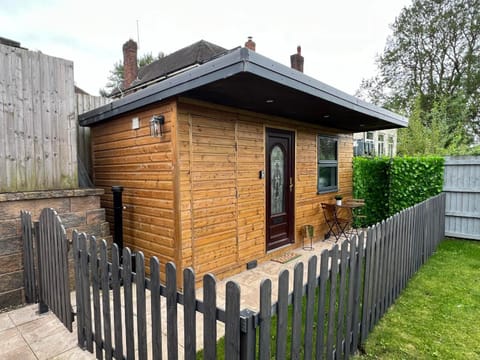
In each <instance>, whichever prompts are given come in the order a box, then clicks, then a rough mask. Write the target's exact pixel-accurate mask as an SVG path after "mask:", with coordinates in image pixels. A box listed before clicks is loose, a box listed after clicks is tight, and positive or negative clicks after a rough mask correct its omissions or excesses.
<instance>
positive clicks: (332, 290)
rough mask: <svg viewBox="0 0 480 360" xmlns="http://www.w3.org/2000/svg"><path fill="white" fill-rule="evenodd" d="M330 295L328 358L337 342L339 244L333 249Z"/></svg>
mask: <svg viewBox="0 0 480 360" xmlns="http://www.w3.org/2000/svg"><path fill="white" fill-rule="evenodd" d="M330 258H331V266H330V295H329V299H328V330H327V355H326V358H327V359H332V358H333V354H334V353H333V350H334V349H333V348H334V344H335V325H336V322H335V311H336V302H337V275H338V245H336V244H335V246H334V247H333V248H332V250H331V255H330Z"/></svg>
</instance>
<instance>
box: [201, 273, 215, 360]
mask: <svg viewBox="0 0 480 360" xmlns="http://www.w3.org/2000/svg"><path fill="white" fill-rule="evenodd" d="M203 302H204V307H205V310H204V313H203V358H204V359H216V358H217V288H216V281H215V277H214V276H213V275H211V274H207V275H205V276H204V277H203Z"/></svg>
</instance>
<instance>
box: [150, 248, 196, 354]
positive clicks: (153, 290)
mask: <svg viewBox="0 0 480 360" xmlns="http://www.w3.org/2000/svg"><path fill="white" fill-rule="evenodd" d="M150 276H151V279H150V296H151V298H150V300H151V308H152V315H151V319H152V357H153V358H154V359H162V356H163V355H162V311H161V303H160V262H159V261H158V258H157V257H156V256H153V257H152V258H151V259H150ZM187 286H188V285H187ZM185 354H188V349H186V351H185Z"/></svg>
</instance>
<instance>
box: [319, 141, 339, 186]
mask: <svg viewBox="0 0 480 360" xmlns="http://www.w3.org/2000/svg"><path fill="white" fill-rule="evenodd" d="M317 167H318V171H317V191H318V192H319V193H324V192H329V191H336V190H337V189H338V140H337V138H336V137H333V136H324V135H318V137H317Z"/></svg>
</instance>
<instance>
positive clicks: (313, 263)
mask: <svg viewBox="0 0 480 360" xmlns="http://www.w3.org/2000/svg"><path fill="white" fill-rule="evenodd" d="M316 280H317V257H316V256H312V257H310V259H308V277H307V293H306V296H307V301H306V307H305V331H304V352H303V354H304V355H303V356H304V359H305V360H310V359H312V351H313V324H314V315H315V314H314V312H315V289H316V287H317V286H316V285H317V283H316Z"/></svg>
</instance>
